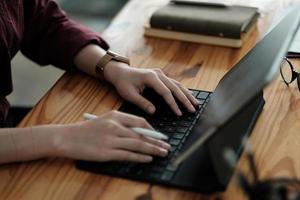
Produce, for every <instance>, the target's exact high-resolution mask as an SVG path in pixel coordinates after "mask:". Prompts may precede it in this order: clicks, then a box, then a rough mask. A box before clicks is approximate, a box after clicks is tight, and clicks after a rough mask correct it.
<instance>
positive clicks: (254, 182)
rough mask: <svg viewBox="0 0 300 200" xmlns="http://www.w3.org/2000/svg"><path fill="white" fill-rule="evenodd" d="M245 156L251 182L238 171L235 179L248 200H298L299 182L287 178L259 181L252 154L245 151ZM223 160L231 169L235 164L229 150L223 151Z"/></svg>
mask: <svg viewBox="0 0 300 200" xmlns="http://www.w3.org/2000/svg"><path fill="white" fill-rule="evenodd" d="M246 156H247V160H248V163H249V166H250V172H251V176H252V177H251V181H250V180H248V179H247V178H246V176H245V175H244V174H243V173H241V172H240V171H237V173H236V176H235V177H236V180H237V183H238V185H239V186H240V187H241V189H242V190H243V192H244V193H245V194H246V195H247V196H248V197H249V199H250V200H300V180H298V179H296V178H288V177H282V178H267V179H259V175H258V172H257V168H256V164H255V161H254V155H253V153H252V152H250V151H248V152H247V151H246ZM225 159H226V160H227V161H228V163H229V165H230V166H231V167H234V165H235V163H236V162H237V156H236V155H235V153H234V151H233V150H230V149H228V150H226V151H225Z"/></svg>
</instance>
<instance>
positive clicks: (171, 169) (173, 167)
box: [166, 164, 177, 172]
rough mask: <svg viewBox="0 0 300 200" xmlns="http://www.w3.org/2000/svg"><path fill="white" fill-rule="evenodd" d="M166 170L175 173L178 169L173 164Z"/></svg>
mask: <svg viewBox="0 0 300 200" xmlns="http://www.w3.org/2000/svg"><path fill="white" fill-rule="evenodd" d="M166 170H168V171H171V172H175V171H176V170H177V167H175V166H173V165H172V164H169V165H168V166H167V168H166Z"/></svg>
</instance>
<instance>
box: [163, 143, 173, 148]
mask: <svg viewBox="0 0 300 200" xmlns="http://www.w3.org/2000/svg"><path fill="white" fill-rule="evenodd" d="M163 147H164V148H165V149H167V150H170V149H171V145H170V144H168V143H165V142H164V143H163Z"/></svg>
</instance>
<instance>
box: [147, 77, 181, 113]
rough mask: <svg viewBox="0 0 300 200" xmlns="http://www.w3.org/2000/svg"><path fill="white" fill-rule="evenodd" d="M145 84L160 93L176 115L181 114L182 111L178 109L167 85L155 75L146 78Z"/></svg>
mask: <svg viewBox="0 0 300 200" xmlns="http://www.w3.org/2000/svg"><path fill="white" fill-rule="evenodd" d="M146 84H147V86H150V87H152V88H153V89H154V90H155V91H156V92H157V93H158V94H159V95H161V96H162V97H163V98H164V99H165V101H166V102H167V104H168V105H169V106H170V107H171V109H172V110H173V111H174V112H175V113H176V114H177V115H179V116H181V115H182V112H181V111H180V109H179V107H178V105H177V103H176V101H175V99H174V97H173V95H172V92H171V90H170V89H169V88H167V86H166V85H165V84H164V83H163V82H162V81H161V80H160V78H159V77H158V76H157V75H154V76H151V77H150V78H147V79H146Z"/></svg>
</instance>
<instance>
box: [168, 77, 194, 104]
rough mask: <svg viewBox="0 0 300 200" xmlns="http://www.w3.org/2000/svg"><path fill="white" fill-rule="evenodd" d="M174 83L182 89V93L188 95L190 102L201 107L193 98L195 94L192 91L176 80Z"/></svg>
mask: <svg viewBox="0 0 300 200" xmlns="http://www.w3.org/2000/svg"><path fill="white" fill-rule="evenodd" d="M172 81H173V82H174V83H175V84H176V85H177V86H178V87H179V88H180V89H181V91H182V92H183V93H184V94H185V95H186V97H187V98H188V99H189V100H190V102H192V103H193V105H194V106H198V105H199V102H198V101H197V99H196V98H195V97H194V96H193V93H192V92H191V91H190V90H188V89H187V88H186V87H184V86H183V85H182V84H181V83H179V82H178V81H176V80H172Z"/></svg>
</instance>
